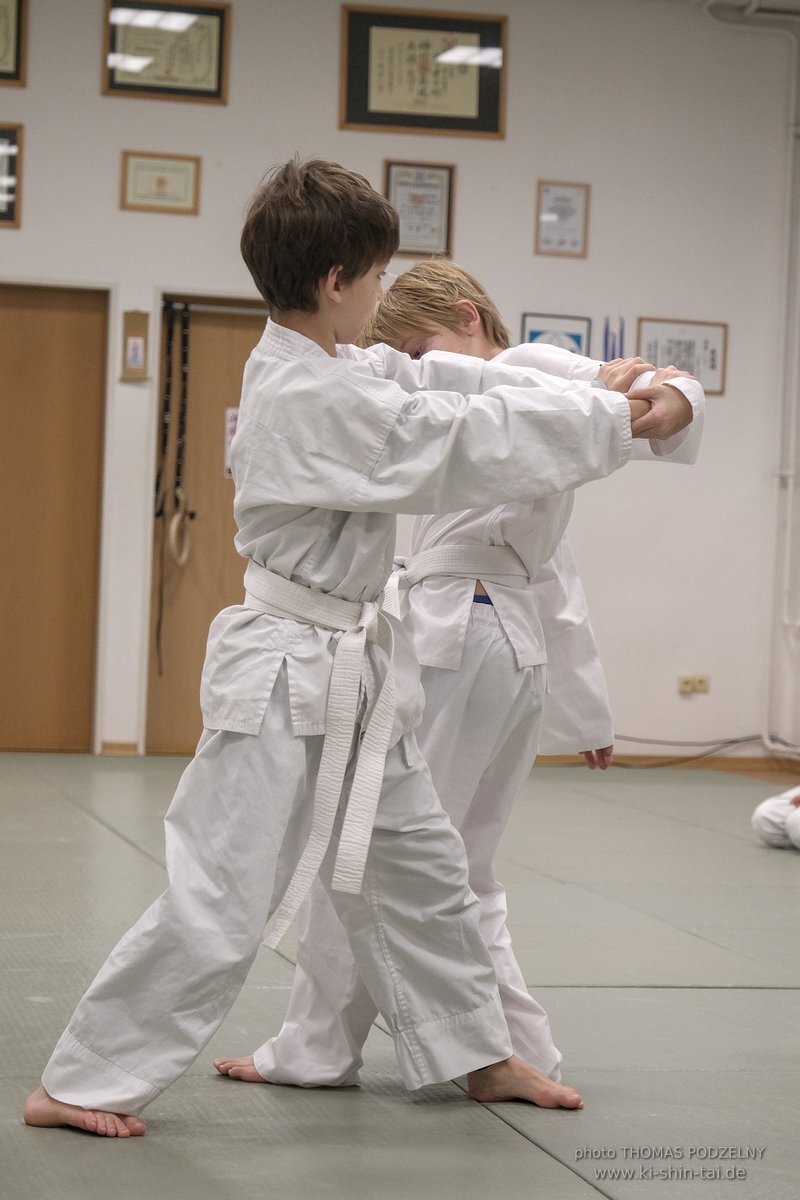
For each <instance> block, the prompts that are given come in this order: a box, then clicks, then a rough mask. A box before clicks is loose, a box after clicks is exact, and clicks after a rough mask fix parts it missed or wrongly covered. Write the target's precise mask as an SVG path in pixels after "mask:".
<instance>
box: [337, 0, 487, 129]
mask: <svg viewBox="0 0 800 1200" xmlns="http://www.w3.org/2000/svg"><path fill="white" fill-rule="evenodd" d="M507 24H508V21H507V18H506V17H497V16H480V15H478V14H472V13H453V12H431V11H430V10H427V9H400V8H371V7H366V6H362V5H353V4H344V5H342V26H341V43H342V44H341V72H340V87H339V127H340V128H341V129H361V130H376V131H381V132H386V133H401V132H402V133H423V134H425V133H427V134H449V135H451V136H456V137H486V138H502V137H505V79H506V32H507ZM459 38H462V39H463V41H461V42H459ZM381 42H384V43H385V45H381V44H380V43H381ZM440 48H445V49H447V50H448V52H450V53H454V52H455V53H458V52H459V48H460V50H462V51H463V52H464V54H468V53H469V54H471V55H472V56H473V57H480V61H478V62H463V63H456V64H453V63H447V64H443V63H440V62H439V61H438V54H439V53H440ZM401 59H402V63H400V61H399V60H401ZM490 63H491V64H493V65H490ZM406 81H408V82H406ZM371 92H372V93H373V94H372V95H371ZM400 93H402V94H400ZM393 98H394V104H395V106H394V107H393V103H392V101H393ZM473 109H474V111H473Z"/></svg>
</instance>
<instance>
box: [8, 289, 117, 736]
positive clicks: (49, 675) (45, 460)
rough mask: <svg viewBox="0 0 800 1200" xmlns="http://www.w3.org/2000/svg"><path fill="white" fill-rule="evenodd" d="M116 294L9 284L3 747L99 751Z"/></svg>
mask: <svg viewBox="0 0 800 1200" xmlns="http://www.w3.org/2000/svg"><path fill="white" fill-rule="evenodd" d="M107 324H108V295H107V293H106V292H102V291H87V290H77V289H72V288H45V287H27V286H24V287H23V286H11V285H0V363H1V364H2V372H1V373H0V514H2V516H1V517H0V530H2V532H1V533H0V555H2V558H0V662H1V663H2V669H0V748H1V749H4V750H78V751H88V750H90V749H91V745H92V716H93V704H94V675H95V646H96V626H97V594H98V571H99V545H100V503H101V479H102V462H103V411H104V402H105V377H106V367H105V363H106V340H107Z"/></svg>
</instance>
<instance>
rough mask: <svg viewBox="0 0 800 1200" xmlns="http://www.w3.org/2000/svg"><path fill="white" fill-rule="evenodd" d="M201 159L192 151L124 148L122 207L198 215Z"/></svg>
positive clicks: (132, 209) (144, 210) (138, 210)
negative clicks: (175, 152) (171, 152)
mask: <svg viewBox="0 0 800 1200" xmlns="http://www.w3.org/2000/svg"><path fill="white" fill-rule="evenodd" d="M201 161H202V160H201V159H200V158H198V157H196V156H195V155H193V154H155V153H151V152H149V151H145V150H123V151H122V172H121V179H120V197H119V206H120V208H126V209H130V210H131V211H133V212H160V213H173V214H178V215H181V216H196V215H197V213H198V212H199V210H200V168H201Z"/></svg>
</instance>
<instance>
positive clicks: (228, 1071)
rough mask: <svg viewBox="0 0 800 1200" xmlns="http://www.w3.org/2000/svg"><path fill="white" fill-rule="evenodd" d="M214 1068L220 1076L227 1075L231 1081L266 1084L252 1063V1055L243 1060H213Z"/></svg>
mask: <svg viewBox="0 0 800 1200" xmlns="http://www.w3.org/2000/svg"><path fill="white" fill-rule="evenodd" d="M214 1066H215V1067H216V1068H217V1070H218V1071H219V1073H220V1075H228V1076H230V1078H231V1079H243V1080H244V1081H245V1083H266V1082H267V1081H266V1079H262V1078H261V1076H260V1075H259V1073H258V1071H257V1070H256V1068H255V1065H254V1063H253V1056H252V1054H248V1055H246V1056H245V1057H244V1058H215V1059H214Z"/></svg>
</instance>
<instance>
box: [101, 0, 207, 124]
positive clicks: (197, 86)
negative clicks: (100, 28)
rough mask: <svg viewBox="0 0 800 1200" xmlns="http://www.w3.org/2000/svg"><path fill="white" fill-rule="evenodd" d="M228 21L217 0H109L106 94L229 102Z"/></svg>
mask: <svg viewBox="0 0 800 1200" xmlns="http://www.w3.org/2000/svg"><path fill="white" fill-rule="evenodd" d="M140 13H141V14H149V18H148V20H152V18H153V17H158V20H157V21H156V22H155V23H148V24H146V25H143V24H137V17H138V14H140ZM123 18H124V19H123ZM230 21H231V6H230V4H229V3H226V2H223V3H217V2H216V0H192V3H186V4H183V3H177V2H176V0H152V2H151V0H126V3H125V7H124V8H123V7H121V6H119V5H117V4H116V3H114V0H106V5H105V37H104V50H103V78H102V85H101V90H102V92H103V95H105V96H125V97H128V98H131V97H141V98H144V99H146V100H188V101H192V102H197V103H200V104H227V102H228V55H229V43H230Z"/></svg>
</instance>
